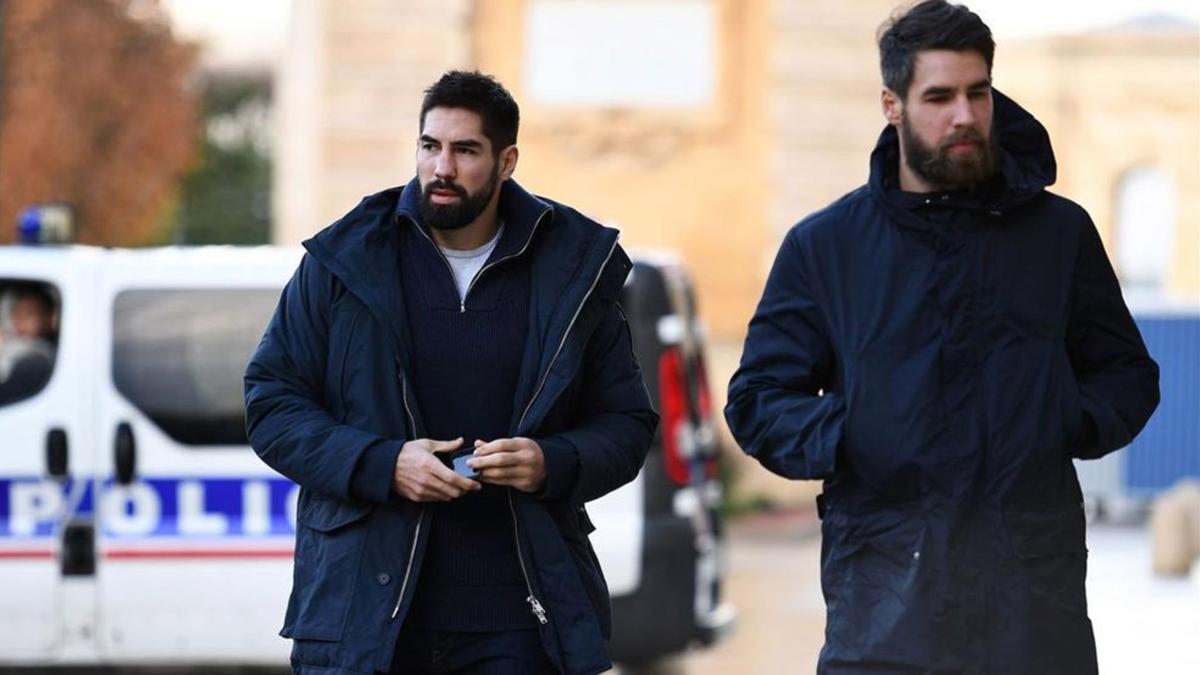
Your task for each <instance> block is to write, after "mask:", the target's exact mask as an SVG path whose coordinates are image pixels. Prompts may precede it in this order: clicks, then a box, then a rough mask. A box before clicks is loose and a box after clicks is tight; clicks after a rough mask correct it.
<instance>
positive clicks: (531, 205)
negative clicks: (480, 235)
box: [393, 178, 552, 259]
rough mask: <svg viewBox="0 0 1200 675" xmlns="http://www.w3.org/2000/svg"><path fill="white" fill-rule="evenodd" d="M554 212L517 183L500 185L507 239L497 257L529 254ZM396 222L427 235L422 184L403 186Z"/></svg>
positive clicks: (501, 207) (502, 239)
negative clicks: (540, 227) (543, 222)
mask: <svg viewBox="0 0 1200 675" xmlns="http://www.w3.org/2000/svg"><path fill="white" fill-rule="evenodd" d="M551 210H552V207H551V206H550V204H548V203H546V202H545V201H543V200H541V199H539V198H537V197H535V196H534V195H532V194H530V193H529V192H527V191H526V190H525V188H523V187H521V186H520V185H519V184H517V182H516V181H515V180H512V179H509V180H506V181H504V182H503V183H501V184H500V206H499V216H500V220H501V221H502V222H503V223H504V235H503V236H502V237H501V239H500V242H499V244H497V250H496V253H495V257H496V258H497V259H499V258H502V257H508V256H511V255H517V254H518V253H521V252H524V251H526V250H527V249H528V248H529V246H530V244H531V243H532V240H533V237H534V235H535V234H536V233H537V228H538V225H539V224H540V221H541V219H542V218H543V217H544V216H546V215H547V214H548V213H550V212H551ZM393 219H394V221H395V222H396V223H397V225H401V226H402V225H403V224H405V223H409V224H411V225H412V226H414V227H418V228H421V229H423V230H424V231H425V232H426V233H428V229H427V228H426V227H425V224H424V223H423V222H422V219H421V184H420V183H419V182H418V180H417V179H416V178H413V179H412V180H411V181H409V182H408V184H407V185H405V186H404V188H403V191H402V192H401V194H400V199H399V201H398V202H397V204H396V210H395V213H394V214H393Z"/></svg>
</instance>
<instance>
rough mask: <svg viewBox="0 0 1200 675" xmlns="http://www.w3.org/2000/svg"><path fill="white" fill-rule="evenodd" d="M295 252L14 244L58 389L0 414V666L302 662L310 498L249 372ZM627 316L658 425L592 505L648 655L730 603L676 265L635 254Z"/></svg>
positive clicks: (682, 638)
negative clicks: (35, 301) (246, 404)
mask: <svg viewBox="0 0 1200 675" xmlns="http://www.w3.org/2000/svg"><path fill="white" fill-rule="evenodd" d="M299 257H300V250H299V249H282V248H272V247H258V248H234V247H202V248H163V249H146V250H108V249H99V248H90V247H81V246H10V247H0V335H6V334H8V335H11V334H12V327H11V326H7V325H6V323H5V322H6V320H7V318H8V314H10V313H11V306H12V304H13V303H14V302H15V298H16V297H17V296H20V295H22V294H27V291H29V290H30V289H34V290H35V291H36V292H37V293H38V294H40V296H41V297H43V298H45V299H46V300H47V302H46V303H44V304H46V305H47V306H48V307H49V310H50V312H51V315H52V316H51V319H52V321H51V329H50V330H48V331H47V335H46V338H45V342H46V343H47V344H48V345H49V349H48V350H47V349H45V346H46V345H43V351H44V352H48V353H49V363H50V366H51V367H50V370H49V373H48V376H47V377H46V378H44V379H43V380H42V381H41V382H40V383H39V384H38V385H37V386H36V387H34V388H32V390H30V391H26V392H23V393H20V394H18V395H15V397H14V398H10V399H7V402H5V403H0V588H2V589H3V592H0V665H13V664H101V663H103V664H129V665H145V664H164V665H167V664H169V665H205V664H244V665H269V664H283V663H286V662H287V655H288V647H289V646H288V643H287V642H286V641H285V640H283V639H280V638H279V637H277V636H276V633H277V631H278V629H279V626H280V622H281V620H282V616H283V608H284V605H285V603H286V600H287V595H288V591H289V588H290V586H291V578H292V574H291V558H292V552H293V551H292V546H293V541H294V536H295V508H296V496H297V489H298V488H297V486H295V485H294V484H292V483H291V482H289V481H287V480H286V479H284V478H282V477H280V476H279V475H277V474H275V473H273V472H272V471H271V470H270V469H269V468H268V467H267V466H266V465H265V464H263V463H262V462H261V461H259V459H258V458H257V457H256V456H255V454H254V453H253V451H251V450H250V448H249V447H248V446H247V445H246V438H245V431H244V410H243V403H242V372H243V369H244V367H245V363H246V361H247V360H248V359H249V356H250V354H251V352H252V351H253V349H254V347H255V345H256V344H257V342H258V340H259V338H260V336H261V335H262V332H263V329H264V328H265V326H266V323H267V321H268V319H269V318H270V316H271V313H272V311H273V309H274V306H275V303H276V301H277V299H278V297H279V292H280V289H281V288H282V287H283V284H284V283H286V281H287V279H288V278H289V277H290V276H291V273H292V271H293V270H294V268H295V266H296V264H297V262H298V260H299ZM623 306H624V308H625V310H626V312H627V314H628V316H629V318H630V323H631V331H632V335H633V339H634V344H635V349H636V352H637V356H638V358H639V360H640V362H641V364H642V367H643V370H644V372H645V375H646V385H647V387H648V389H649V391H650V393H651V395H652V397H653V398H654V400H655V404H656V406H657V407H658V408H659V409H660V411H661V412H662V415H663V421H662V425H661V430H660V432H659V434H658V435H657V436H656V439H655V443H654V447H653V448H652V449H651V452H650V455H649V458H648V459H647V462H646V466H645V468H644V470H643V471H642V473H641V474H640V475H639V476H638V478H637V479H636V480H634V481H633V482H632V483H631V484H629V485H627V486H625V487H623V488H621V489H620V490H617V491H615V492H613V493H612V494H610V495H607V496H605V497H604V498H602V499H600V500H597V501H595V502H593V503H591V504H589V511H590V514H591V517H592V520H593V521H594V523H595V524H596V526H597V530H596V532H595V533H594V534H593V535H592V540H593V543H594V545H595V548H596V551H597V554H598V556H599V558H600V561H601V566H602V568H603V570H604V572H605V574H606V576H607V579H608V583H609V588H610V591H611V594H612V599H613V605H614V636H613V641H612V651H613V653H614V656H615V658H616V659H618V660H622V661H626V662H630V663H643V662H647V661H652V660H655V659H657V658H659V657H662V656H666V655H668V654H672V653H675V652H678V651H679V650H682V649H684V648H685V647H687V646H688V645H689V644H693V643H699V644H708V643H711V642H712V641H714V640H716V639H718V638H719V637H720V636H721V635H722V634H723V633H724V632H725V631H726V630H728V628H729V627H730V626H731V625H732V621H733V612H732V610H730V609H729V608H728V607H727V606H726V605H724V604H722V602H721V577H722V569H723V567H722V564H721V530H720V523H719V519H718V517H717V506H718V504H719V501H720V490H719V487H718V484H717V481H716V460H717V446H716V441H715V434H714V433H713V427H712V414H713V411H712V406H711V402H710V399H709V396H708V386H707V382H706V379H705V375H704V361H703V349H702V333H701V331H700V330H699V327H698V326H699V324H698V322H697V320H696V315H695V299H694V297H693V291H692V287H691V284H690V283H689V282H688V279H687V276H686V274H685V273H684V270H683V267H682V265H680V264H679V263H678V261H676V260H672V259H669V258H664V257H663V256H642V257H637V258H635V267H634V271H633V273H632V275H631V277H630V280H629V282H628V283H627V285H626V288H625V292H624V298H623ZM6 331H7V332H6ZM9 342H10V346H11V344H12V343H13V340H12V338H11V337H10V338H9ZM3 353H4V348H3V345H2V344H0V354H3ZM13 358H15V357H13ZM10 360H11V359H10ZM0 366H3V363H0ZM5 376H6V372H5V371H4V369H3V368H2V367H0V380H2V378H3V377H5Z"/></svg>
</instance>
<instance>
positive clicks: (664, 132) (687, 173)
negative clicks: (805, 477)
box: [274, 0, 1200, 499]
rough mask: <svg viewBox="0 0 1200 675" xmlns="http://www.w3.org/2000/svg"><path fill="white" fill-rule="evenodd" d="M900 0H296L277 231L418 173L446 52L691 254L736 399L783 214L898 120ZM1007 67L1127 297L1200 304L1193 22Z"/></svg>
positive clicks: (534, 166)
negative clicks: (894, 60) (894, 50)
mask: <svg viewBox="0 0 1200 675" xmlns="http://www.w3.org/2000/svg"><path fill="white" fill-rule="evenodd" d="M894 6H895V3H893V2H890V1H887V0H849V1H847V2H840V3H817V2H799V1H792V0H745V1H743V0H644V1H638V2H633V1H630V0H613V1H607V2H606V1H604V0H475V1H471V0H436V1H435V0H353V1H347V0H295V4H294V9H293V12H294V16H293V17H292V26H291V31H290V37H289V39H288V43H287V48H286V53H285V57H284V60H283V64H284V68H283V71H282V73H281V77H280V80H279V90H278V95H277V99H276V100H277V101H278V105H279V110H278V118H279V120H280V124H279V129H278V131H279V134H278V137H277V138H278V142H277V144H276V146H275V147H276V164H275V166H276V176H275V190H274V212H275V217H274V222H275V238H276V240H277V242H279V243H295V242H298V241H300V240H302V239H304V238H306V237H308V236H310V235H311V234H312V233H314V232H315V231H317V230H318V229H320V228H321V227H323V226H325V225H326V224H328V223H329V222H331V221H332V220H334V219H336V218H337V217H339V216H340V215H341V214H343V213H345V212H346V211H347V210H349V209H350V208H351V207H353V206H354V205H355V204H356V203H357V202H358V200H359V199H360V198H361V197H362V196H363V195H365V194H368V193H371V192H374V191H377V190H379V189H382V188H383V187H386V186H390V185H395V184H399V183H403V182H405V181H407V180H408V179H409V178H410V177H411V176H412V174H413V166H414V165H413V158H414V151H415V139H416V136H417V113H418V110H419V107H420V100H421V96H422V91H423V89H424V88H425V87H426V86H428V85H429V84H430V83H431V82H432V81H433V80H435V79H436V78H437V77H438V76H439V75H440V74H441V73H442V72H443V71H445V70H447V69H450V68H478V69H480V70H483V71H485V72H488V73H492V74H494V75H495V76H497V78H498V79H499V80H500V81H501V82H503V83H504V84H505V86H507V87H508V88H509V89H510V90H511V91H512V92H513V94H514V95H515V96H516V98H517V100H518V102H519V103H520V105H521V112H522V126H521V132H520V141H519V144H520V147H521V158H520V164H519V166H518V169H517V172H516V178H517V179H518V180H519V181H520V182H521V183H522V184H524V185H525V186H526V187H528V188H531V189H532V190H534V191H535V192H538V193H540V194H544V195H546V196H548V197H552V198H554V199H557V200H560V201H564V202H567V203H569V204H571V205H573V206H576V207H577V208H579V209H581V210H582V211H584V212H586V213H589V214H590V215H592V216H593V217H594V218H596V219H598V220H600V221H602V222H604V223H606V224H610V225H614V226H617V227H619V228H621V230H622V233H623V234H622V237H623V242H624V244H625V246H626V247H628V248H634V249H637V248H667V249H674V250H676V251H678V252H680V253H681V254H682V256H683V258H684V259H685V260H686V261H687V262H688V264H689V265H690V268H691V270H692V273H693V275H694V277H695V279H696V282H697V285H698V287H699V292H700V302H701V312H702V314H703V316H704V317H705V320H706V322H707V324H708V326H709V328H710V331H711V333H712V337H713V347H714V349H713V354H714V357H715V359H714V362H713V363H712V364H711V366H710V372H711V373H712V374H713V379H714V387H713V389H714V392H716V393H718V398H722V399H723V394H724V383H725V382H726V381H727V380H728V376H729V375H730V373H731V371H732V369H733V367H735V365H736V358H737V354H738V352H739V350H740V342H741V339H742V337H743V336H744V334H745V327H746V322H747V320H748V319H749V317H750V315H751V313H752V312H753V309H754V305H755V303H756V302H757V299H758V296H759V294H760V292H761V290H762V284H763V282H764V280H765V276H766V272H767V269H768V266H769V264H770V261H771V260H772V258H773V257H774V253H775V249H776V247H777V246H778V243H779V241H780V239H781V237H782V235H783V233H784V232H785V231H786V230H787V228H788V227H789V226H790V225H791V224H792V223H794V222H795V221H796V220H798V219H799V218H801V217H802V216H804V215H805V214H807V213H809V212H811V211H813V210H815V209H818V208H821V207H822V206H824V205H825V204H827V203H829V202H830V201H832V200H834V199H836V198H837V197H838V196H840V195H841V194H843V193H845V192H847V191H849V190H851V189H853V188H854V187H856V186H858V185H859V184H861V183H862V182H864V180H865V179H866V176H867V156H868V153H869V152H870V150H871V148H872V147H873V146H874V143H875V139H876V137H877V135H878V133H879V131H880V129H881V128H882V126H883V117H882V114H881V113H880V110H879V86H880V85H879V73H878V62H877V54H876V48H875V42H874V38H875V32H876V29H877V27H878V26H879V24H880V23H881V22H882V21H883V20H884V19H885V18H886V17H887V16H888V14H889V13H890V12H891V11H892V9H893V7H894ZM984 20H985V21H986V20H987V17H986V16H985V17H984ZM995 81H996V85H997V87H998V88H999V89H1001V90H1003V91H1005V92H1006V93H1008V94H1009V95H1011V96H1013V97H1014V98H1016V99H1017V100H1018V101H1020V102H1022V104H1024V105H1025V106H1026V107H1028V108H1029V109H1030V110H1031V111H1032V112H1033V113H1034V114H1035V115H1037V116H1038V117H1039V118H1040V119H1041V120H1042V121H1043V123H1045V124H1046V126H1047V127H1048V128H1049V130H1050V133H1051V137H1052V139H1053V140H1054V143H1055V148H1056V152H1057V155H1058V161H1059V177H1060V178H1059V183H1058V184H1057V185H1056V186H1055V188H1054V189H1055V190H1056V191H1057V192H1059V193H1061V194H1063V195H1065V196H1067V197H1070V198H1072V199H1075V200H1076V201H1079V202H1080V203H1082V204H1083V206H1084V207H1086V208H1087V209H1088V211H1089V212H1090V213H1091V214H1092V216H1093V218H1094V219H1095V220H1096V223H1097V226H1098V227H1099V230H1100V232H1101V234H1102V236H1103V237H1104V240H1105V243H1106V244H1107V245H1108V247H1109V251H1110V254H1111V255H1112V257H1113V259H1114V263H1115V264H1117V265H1118V267H1119V268H1120V273H1121V275H1122V278H1123V281H1124V282H1125V283H1126V288H1127V291H1128V292H1129V293H1130V294H1131V299H1132V300H1135V301H1136V302H1139V303H1146V304H1150V303H1153V304H1159V303H1163V302H1170V303H1177V302H1181V301H1182V302H1185V303H1188V304H1191V305H1195V306H1200V201H1198V200H1200V123H1198V122H1200V34H1198V32H1197V28H1196V26H1195V25H1180V24H1179V23H1177V22H1173V21H1170V20H1162V19H1158V20H1151V21H1146V22H1139V23H1135V24H1131V25H1128V26H1123V27H1120V28H1117V29H1113V30H1110V31H1104V32H1097V33H1090V34H1086V35H1077V36H1064V37H1054V38H1049V39H1040V40H1034V41H1024V42H1014V43H1001V44H1000V45H999V47H998V49H997V61H996V69H995ZM717 403H718V404H720V403H722V401H718V402H717ZM745 474H746V476H747V478H749V479H751V480H752V481H753V483H754V484H755V488H754V489H758V488H761V489H764V490H767V491H769V492H772V493H775V494H777V495H779V496H781V497H782V498H784V499H788V498H791V497H794V496H795V495H796V494H797V491H796V490H795V489H794V488H790V487H789V486H788V485H786V484H784V483H782V482H773V481H770V480H769V479H767V478H766V474H765V472H761V471H747V472H745Z"/></svg>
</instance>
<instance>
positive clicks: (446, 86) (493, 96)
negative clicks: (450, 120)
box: [420, 70, 521, 154]
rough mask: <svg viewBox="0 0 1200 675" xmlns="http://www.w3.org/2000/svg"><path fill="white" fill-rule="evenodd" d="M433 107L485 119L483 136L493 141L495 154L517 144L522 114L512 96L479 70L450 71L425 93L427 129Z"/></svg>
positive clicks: (422, 116) (423, 102) (423, 125)
mask: <svg viewBox="0 0 1200 675" xmlns="http://www.w3.org/2000/svg"><path fill="white" fill-rule="evenodd" d="M433 108H464V109H466V110H470V111H471V112H473V113H476V114H478V115H479V117H480V118H482V119H483V135H484V136H487V137H488V140H489V141H491V142H492V151H493V152H494V153H496V154H499V153H500V151H501V150H502V149H504V148H507V147H508V146H510V145H514V144H516V142H517V127H518V126H520V124H521V111H520V109H519V108H518V107H517V102H516V101H515V100H513V97H512V94H510V93H508V90H507V89H505V88H504V86H503V85H501V84H500V83H499V82H497V81H496V80H495V78H493V77H492V76H490V75H484V74H483V73H480V72H479V71H472V72H467V71H464V70H451V71H449V72H447V73H446V74H445V75H442V76H441V78H439V79H438V81H437V82H434V83H433V85H432V86H430V87H429V88H428V89H426V90H425V100H424V101H422V102H421V126H420V128H421V129H422V130H423V129H424V128H425V113H427V112H429V111H430V110H431V109H433Z"/></svg>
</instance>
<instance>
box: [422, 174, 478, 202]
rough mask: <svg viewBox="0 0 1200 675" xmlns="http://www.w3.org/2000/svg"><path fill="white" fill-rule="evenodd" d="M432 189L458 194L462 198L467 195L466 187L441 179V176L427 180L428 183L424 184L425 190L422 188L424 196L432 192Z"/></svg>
mask: <svg viewBox="0 0 1200 675" xmlns="http://www.w3.org/2000/svg"><path fill="white" fill-rule="evenodd" d="M434 190H442V191H445V192H453V193H454V194H456V195H458V196H459V197H462V198H463V199H466V198H467V197H468V195H467V190H466V188H464V187H463V186H461V185H456V184H454V183H452V182H450V181H448V180H443V179H441V178H435V179H433V180H431V181H429V184H428V185H426V186H425V190H424V192H425V196H426V197H427V198H428V197H429V195H430V194H432V193H433V191H434Z"/></svg>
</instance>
